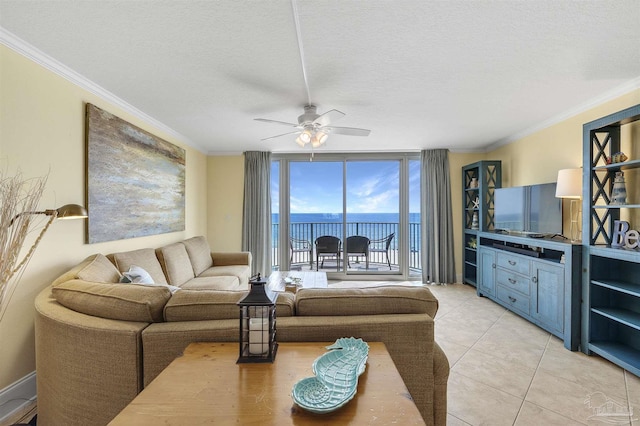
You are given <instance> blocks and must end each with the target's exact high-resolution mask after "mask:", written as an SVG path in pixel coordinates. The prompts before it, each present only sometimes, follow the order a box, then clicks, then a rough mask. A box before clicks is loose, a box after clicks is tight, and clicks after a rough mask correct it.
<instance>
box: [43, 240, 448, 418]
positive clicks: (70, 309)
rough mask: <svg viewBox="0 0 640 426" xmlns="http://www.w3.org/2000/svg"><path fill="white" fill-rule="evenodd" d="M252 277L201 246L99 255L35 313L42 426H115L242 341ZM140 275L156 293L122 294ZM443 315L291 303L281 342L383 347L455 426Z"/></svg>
mask: <svg viewBox="0 0 640 426" xmlns="http://www.w3.org/2000/svg"><path fill="white" fill-rule="evenodd" d="M250 265H251V254H250V253H247V252H243V253H211V252H210V250H209V245H208V243H207V241H206V240H205V239H204V238H203V237H194V238H190V239H187V240H184V241H181V242H178V243H175V244H171V245H168V246H165V247H161V248H159V249H155V250H154V249H141V250H134V251H130V252H124V253H114V254H110V255H107V256H104V255H102V254H95V255H92V256H90V257H88V258H87V259H85V260H84V261H83V262H82V263H80V264H79V265H77V266H75V267H74V268H72V269H71V270H69V271H68V272H66V273H65V274H63V275H62V276H60V277H59V278H58V279H56V280H55V281H54V282H53V283H52V285H51V286H49V287H47V288H46V289H44V290H43V291H42V292H41V293H40V294H39V295H38V296H37V298H36V301H35V306H36V322H35V324H36V368H37V386H38V424H39V425H41V426H57V425H65V426H71V425H82V426H86V425H96V426H97V425H104V424H107V423H108V422H109V420H111V419H112V418H113V417H114V416H115V415H116V414H117V413H118V412H119V411H120V410H122V408H124V407H125V406H126V405H127V404H128V403H129V402H130V401H131V400H132V399H133V398H134V397H135V396H136V395H137V394H138V393H139V392H140V391H141V390H142V389H143V388H144V387H145V386H146V385H148V384H149V383H150V382H151V381H152V380H153V379H154V378H155V377H156V376H157V375H158V374H159V373H160V372H161V371H162V370H163V369H164V368H165V367H166V366H167V365H168V364H169V363H170V362H171V361H172V360H173V359H175V358H176V357H177V356H179V355H180V354H181V353H182V351H183V350H184V348H185V347H186V346H187V345H188V344H189V343H191V342H197V341H224V342H233V341H237V339H238V315H239V309H238V306H237V304H236V303H237V302H238V300H240V298H242V297H243V296H244V294H245V292H246V290H247V289H248V281H249V274H250ZM132 266H136V267H138V268H143V269H144V271H146V272H148V274H149V275H150V276H151V278H152V281H153V284H131V283H129V284H125V283H121V282H120V281H121V280H122V277H123V274H124V275H127V274H126V273H127V272H130V268H131V267H132ZM127 276H129V275H127ZM170 286H175V287H178V288H179V289H178V290H177V291H176V289H172V287H170ZM437 308H438V301H437V300H436V299H435V298H434V297H433V295H432V294H431V292H430V291H429V290H428V289H427V288H425V287H419V286H417V287H397V286H392V285H390V286H383V287H376V288H350V289H344V288H340V289H331V288H329V289H301V290H299V291H298V292H297V293H296V294H294V293H288V292H284V293H280V294H279V295H278V300H277V302H276V313H277V316H278V322H277V330H278V332H277V337H278V340H279V341H283V342H284V341H325V342H332V341H334V340H335V339H337V338H340V337H348V336H355V337H360V338H362V339H364V340H365V341H381V342H384V343H385V345H386V346H387V349H388V351H389V353H390V355H391V357H392V359H393V361H394V363H395V364H396V366H397V368H398V371H399V372H400V374H401V376H402V377H403V379H404V381H405V384H406V385H407V388H408V389H409V392H410V393H411V396H412V397H413V399H414V401H415V403H416V405H417V407H418V409H419V410H420V412H421V414H422V416H423V418H424V420H425V422H426V424H428V425H432V424H437V425H444V424H445V423H446V396H447V378H448V375H449V364H448V361H447V359H446V357H445V355H444V353H443V352H442V350H441V349H440V347H439V346H438V345H437V344H436V343H435V341H434V321H433V318H434V317H435V314H436V311H437ZM275 362H278V361H277V359H276V361H275Z"/></svg>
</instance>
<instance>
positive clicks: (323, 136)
mask: <svg viewBox="0 0 640 426" xmlns="http://www.w3.org/2000/svg"><path fill="white" fill-rule="evenodd" d="M344 116H345V114H344V113H343V112H342V111H338V110H337V109H332V110H330V111H327V112H325V113H324V114H318V112H317V108H316V106H315V105H311V104H308V105H305V107H304V114H302V115H300V116H299V117H298V124H295V123H287V122H286V121H277V120H269V119H266V118H255V119H254V120H256V121H263V122H265V123H275V124H281V125H284V126H288V127H294V128H295V129H296V130H293V131H291V132H287V133H283V134H280V135H276V136H270V137H268V138H264V139H261V140H263V141H266V140H268V139H273V138H279V137H280V136H285V135H291V134H294V133H297V134H299V136H298V138H297V139H296V143H297V144H298V145H300V146H301V147H304V146H305V145H307V144H309V143H310V144H311V146H312V147H313V148H317V147H319V146H321V145H322V144H323V143H325V142H326V140H327V137H328V135H329V134H330V133H335V134H339V135H349V136H369V133H371V130H368V129H358V128H355V127H336V126H332V125H331V121H332V120H333V121H335V120H338V119H340V118H342V117H344Z"/></svg>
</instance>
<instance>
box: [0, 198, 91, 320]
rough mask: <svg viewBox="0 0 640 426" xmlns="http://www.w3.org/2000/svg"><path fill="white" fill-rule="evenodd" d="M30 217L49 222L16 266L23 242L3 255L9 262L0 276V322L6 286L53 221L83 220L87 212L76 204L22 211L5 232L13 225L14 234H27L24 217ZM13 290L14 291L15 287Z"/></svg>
mask: <svg viewBox="0 0 640 426" xmlns="http://www.w3.org/2000/svg"><path fill="white" fill-rule="evenodd" d="M31 215H45V216H49V220H48V221H47V223H46V225H45V226H44V227H43V228H42V230H41V231H40V234H39V235H38V238H36V240H35V242H34V243H33V244H32V245H31V248H30V249H29V251H28V252H27V254H26V255H25V256H24V257H23V258H22V260H21V261H20V262H19V263H18V264H17V266H15V267H13V264H14V261H17V259H18V254H19V252H20V249H21V246H22V241H23V240H22V239H20V243H19V244H18V246H13V247H11V248H12V250H10V252H9V253H5V254H6V256H7V259H9V260H10V262H9V263H7V264H5V267H6V268H7V270H4V271H3V273H2V275H1V276H0V320H2V317H3V316H4V310H5V309H6V307H7V304H8V301H7V300H5V297H4V296H5V292H6V291H7V290H8V289H7V286H8V284H9V281H10V280H11V279H12V278H13V277H14V276H16V274H18V275H17V276H18V277H19V276H20V274H19V272H20V271H21V270H22V268H23V267H24V266H25V265H26V264H27V262H28V261H29V259H31V256H32V255H33V252H34V251H35V249H36V247H37V246H38V244H39V243H40V240H41V239H42V237H43V236H44V234H45V233H46V232H47V229H49V226H50V225H51V223H52V222H53V221H54V219H56V218H57V219H80V218H85V217H87V210H86V209H85V208H84V207H82V206H80V205H78V204H66V205H64V206H62V207H60V208H58V209H55V210H54V209H51V210H43V211H24V212H20V213H18V214H17V215H15V216H14V217H13V219H11V222H9V224H8V225H7V226H6V230H7V231H8V230H9V229H10V228H11V227H12V226H14V225H15V226H16V227H17V230H15V232H18V233H26V232H28V230H29V222H28V221H27V220H28V219H27V218H26V216H31ZM11 259H13V260H11ZM18 280H19V278H18ZM13 289H14V290H15V287H14V288H13ZM11 294H13V290H11V292H10V294H9V295H8V298H9V299H10V298H11Z"/></svg>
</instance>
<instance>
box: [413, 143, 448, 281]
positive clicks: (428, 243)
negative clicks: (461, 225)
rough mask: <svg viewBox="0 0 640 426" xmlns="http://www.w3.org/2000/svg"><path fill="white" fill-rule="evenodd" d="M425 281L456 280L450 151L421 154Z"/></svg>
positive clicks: (436, 150) (423, 275)
mask: <svg viewBox="0 0 640 426" xmlns="http://www.w3.org/2000/svg"><path fill="white" fill-rule="evenodd" d="M421 160H422V173H421V182H420V190H421V198H422V203H421V215H420V217H421V221H422V223H421V228H422V235H421V237H422V238H421V239H422V282H423V283H425V284H426V283H435V284H445V283H455V282H456V265H455V256H454V244H453V219H452V212H451V175H450V174H449V151H448V150H446V149H431V150H425V151H422V153H421Z"/></svg>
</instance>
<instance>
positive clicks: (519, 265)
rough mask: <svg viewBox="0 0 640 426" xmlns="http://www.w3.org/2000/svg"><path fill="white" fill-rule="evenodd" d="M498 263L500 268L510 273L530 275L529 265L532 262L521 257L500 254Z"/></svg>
mask: <svg viewBox="0 0 640 426" xmlns="http://www.w3.org/2000/svg"><path fill="white" fill-rule="evenodd" d="M496 263H497V265H498V266H501V267H503V268H505V269H508V270H509V271H512V272H515V273H518V274H522V275H527V276H528V275H529V265H530V263H531V261H530V260H529V259H525V258H523V257H521V256H516V255H513V254H511V253H501V252H498V259H497V262H496Z"/></svg>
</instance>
